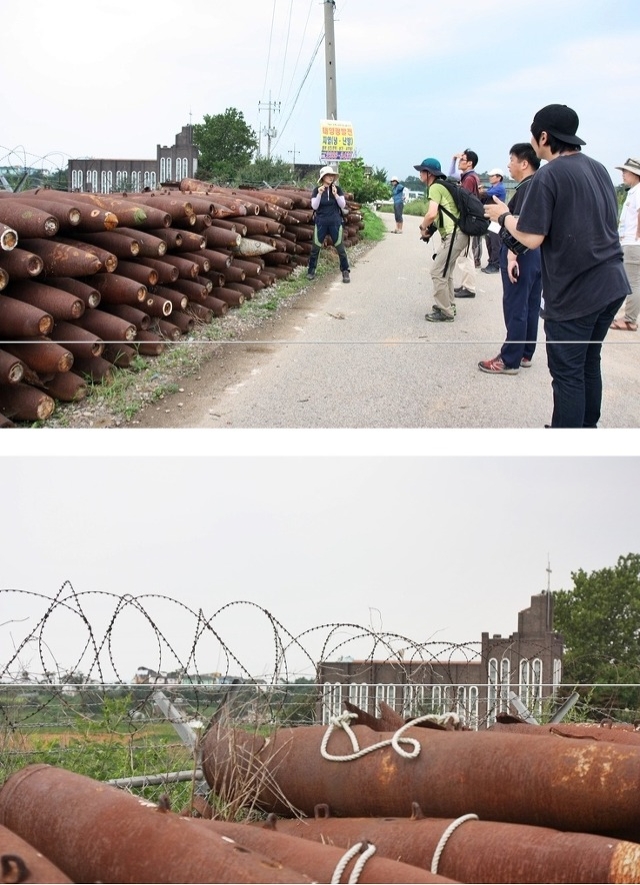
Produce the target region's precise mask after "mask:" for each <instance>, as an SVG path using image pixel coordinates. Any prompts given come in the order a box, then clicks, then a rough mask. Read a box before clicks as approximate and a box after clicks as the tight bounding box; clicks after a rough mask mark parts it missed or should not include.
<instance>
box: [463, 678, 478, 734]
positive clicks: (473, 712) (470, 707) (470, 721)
mask: <svg viewBox="0 0 640 885" xmlns="http://www.w3.org/2000/svg"><path fill="white" fill-rule="evenodd" d="M478 700H479V692H478V686H477V685H470V686H469V691H468V698H467V720H466V724H467V725H468V726H469V728H474V729H477V728H478V723H479V721H480V718H479V711H478Z"/></svg>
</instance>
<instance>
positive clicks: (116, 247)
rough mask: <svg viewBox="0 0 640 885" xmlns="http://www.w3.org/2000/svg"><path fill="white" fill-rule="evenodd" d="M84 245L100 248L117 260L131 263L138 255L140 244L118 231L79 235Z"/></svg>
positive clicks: (133, 238)
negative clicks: (120, 259)
mask: <svg viewBox="0 0 640 885" xmlns="http://www.w3.org/2000/svg"><path fill="white" fill-rule="evenodd" d="M78 236H81V237H82V239H83V240H84V241H85V243H88V244H89V245H95V246H100V248H102V249H107V250H108V251H109V252H111V253H112V254H113V255H115V256H116V257H117V258H122V259H123V260H125V261H131V259H132V258H137V256H138V255H139V254H140V243H139V241H138V240H137V239H135V237H132V236H126V235H125V234H122V233H119V232H118V231H103V232H102V233H95V234H86V233H80V234H79V235H78Z"/></svg>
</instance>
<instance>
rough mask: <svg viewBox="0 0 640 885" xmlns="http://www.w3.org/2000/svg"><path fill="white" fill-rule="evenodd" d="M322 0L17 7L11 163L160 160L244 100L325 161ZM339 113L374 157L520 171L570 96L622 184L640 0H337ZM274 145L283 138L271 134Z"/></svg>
mask: <svg viewBox="0 0 640 885" xmlns="http://www.w3.org/2000/svg"><path fill="white" fill-rule="evenodd" d="M324 16H325V3H323V2H321V0H295V2H294V0H236V2H223V0H215V2H214V0H180V2H179V3H177V2H175V0H171V2H168V0H154V2H151V0H133V2H131V0H108V2H107V0H92V3H91V11H90V14H89V13H88V12H87V5H86V4H85V3H81V2H79V0H59V2H57V3H50V2H45V0H31V2H30V3H29V5H28V11H27V12H25V10H24V9H22V8H21V7H20V6H19V5H16V4H5V8H4V9H3V14H2V38H3V39H2V53H1V54H0V81H1V82H2V83H3V84H4V88H3V98H2V127H1V128H0V166H2V165H24V164H25V163H26V164H27V165H29V164H32V165H38V161H39V160H40V158H42V157H46V158H47V164H48V165H49V166H50V167H51V168H59V167H64V166H65V165H66V162H67V160H68V159H69V158H70V157H84V156H95V157H134V158H154V157H155V155H156V145H157V144H158V143H160V144H166V145H169V144H172V143H173V140H174V136H175V134H176V133H177V132H179V131H180V130H181V128H182V126H184V125H186V124H188V123H189V121H190V120H192V121H193V123H200V122H202V121H203V118H204V116H205V114H209V115H215V114H219V113H223V112H224V111H225V110H226V108H229V107H233V108H236V109H238V110H240V111H242V113H243V114H244V116H245V119H246V121H247V123H249V125H251V126H252V127H253V128H254V129H255V130H256V132H259V131H260V130H262V129H263V128H266V127H267V124H268V105H269V103H272V104H275V103H277V104H278V109H279V112H278V113H276V111H275V109H274V111H273V113H272V119H271V125H272V127H274V128H275V129H276V130H277V132H278V135H277V136H276V138H275V139H274V141H273V143H272V154H273V155H274V156H280V157H281V158H282V159H284V160H286V161H291V160H292V159H293V158H294V154H295V159H296V160H297V161H298V162H303V163H316V162H318V154H319V143H320V137H319V125H320V120H321V119H322V118H324V117H325V116H326V89H325V49H324V44H322V43H321V42H320V41H321V38H322V36H323V33H324ZM334 18H335V47H336V84H337V106H338V117H339V119H342V120H347V121H350V122H352V123H353V126H354V128H355V136H356V145H357V150H358V153H359V154H360V156H362V158H363V159H364V160H365V162H366V163H368V164H370V165H372V166H375V167H378V168H384V169H386V171H387V173H388V175H397V176H399V177H400V178H405V177H406V176H407V175H410V174H415V172H414V170H413V166H414V165H415V164H417V163H419V162H421V160H422V159H423V158H424V157H425V156H435V157H437V158H439V159H440V160H441V161H442V163H443V165H444V164H445V163H446V162H447V161H448V160H449V158H450V157H451V155H452V154H453V153H454V152H455V151H459V150H463V149H465V148H473V149H475V150H476V152H477V153H478V154H479V156H480V162H479V165H478V169H479V171H486V170H488V169H489V168H491V167H493V166H496V165H498V166H502V167H503V168H504V167H505V166H506V163H507V159H508V151H509V148H510V146H511V145H512V144H513V143H514V142H516V141H523V140H528V138H529V127H530V124H531V120H532V118H533V115H534V113H535V111H536V110H538V109H539V108H540V107H542V106H543V105H545V104H549V103H552V102H553V103H555V102H559V103H565V104H569V105H570V106H572V107H573V108H574V109H575V110H576V111H577V112H578V114H579V116H580V129H579V132H580V134H581V135H582V137H583V138H584V140H585V141H586V142H587V146H586V152H587V153H588V154H590V155H591V156H593V157H595V158H596V159H600V160H601V161H602V162H603V163H604V164H605V166H607V168H608V169H609V171H610V172H611V175H612V177H613V180H614V181H615V183H616V184H617V183H620V181H621V178H620V173H619V172H618V171H616V170H615V168H614V167H615V166H616V165H619V164H621V163H624V161H625V160H626V159H627V157H629V156H638V155H639V154H640V139H639V135H638V125H637V114H636V113H635V111H634V104H633V101H634V94H633V90H634V89H635V84H637V83H638V82H640V57H639V55H638V52H637V46H638V42H639V37H640V19H639V17H638V5H637V0H611V2H609V3H603V2H602V0H564V2H561V3H558V2H557V0H538V2H536V3H535V4H529V5H527V4H525V5H522V4H514V3H511V2H507V0H483V2H482V3H477V2H471V0H458V2H457V3H456V4H454V5H453V6H450V7H446V6H442V5H440V7H438V6H437V5H434V4H424V3H418V2H416V0H396V2H394V3H389V2H388V0H366V2H364V0H338V2H337V3H336V8H335V16H334ZM262 150H263V153H266V150H267V143H266V138H265V137H264V136H262Z"/></svg>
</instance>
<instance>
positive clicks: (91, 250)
mask: <svg viewBox="0 0 640 885" xmlns="http://www.w3.org/2000/svg"><path fill="white" fill-rule="evenodd" d="M57 240H58V242H59V243H65V244H66V245H67V246H72V247H73V248H74V249H79V250H80V251H81V252H87V253H88V254H89V255H95V256H96V258H97V259H98V260H99V261H100V268H99V269H100V270H101V271H103V272H105V273H113V272H114V270H115V269H116V268H117V266H118V257H117V256H116V255H114V254H113V252H109V250H108V249H103V247H102V246H98V245H97V244H96V243H85V242H84V241H83V240H73V239H70V238H69V237H58V238H57Z"/></svg>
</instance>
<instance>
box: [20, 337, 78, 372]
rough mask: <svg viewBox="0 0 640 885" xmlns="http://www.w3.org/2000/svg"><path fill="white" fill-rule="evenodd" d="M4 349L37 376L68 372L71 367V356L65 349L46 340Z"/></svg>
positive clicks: (33, 340)
mask: <svg viewBox="0 0 640 885" xmlns="http://www.w3.org/2000/svg"><path fill="white" fill-rule="evenodd" d="M4 348H5V350H6V351H7V352H8V353H11V354H13V356H15V357H17V358H18V359H19V360H21V361H22V362H23V363H24V364H25V366H27V367H28V368H29V369H31V370H32V371H33V372H37V373H38V374H42V375H48V374H50V373H51V372H68V371H69V370H70V369H71V367H72V366H73V354H72V353H71V352H70V351H69V350H67V349H66V348H65V347H62V346H61V345H60V344H57V343H56V342H55V341H50V340H49V339H47V338H37V339H32V340H31V341H18V342H15V343H11V344H5V345H4Z"/></svg>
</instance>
